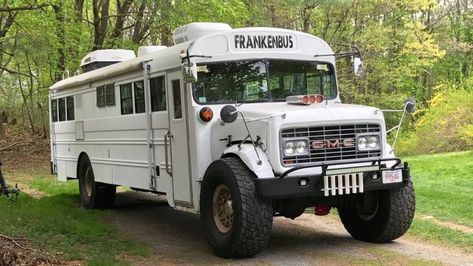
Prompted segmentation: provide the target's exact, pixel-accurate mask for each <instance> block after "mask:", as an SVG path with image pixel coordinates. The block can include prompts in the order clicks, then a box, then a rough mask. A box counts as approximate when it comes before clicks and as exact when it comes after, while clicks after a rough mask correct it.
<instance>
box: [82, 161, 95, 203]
mask: <svg viewBox="0 0 473 266" xmlns="http://www.w3.org/2000/svg"><path fill="white" fill-rule="evenodd" d="M84 177H85V178H84V179H85V182H84V183H85V184H84V189H85V194H86V195H87V197H89V198H90V197H91V196H92V184H93V183H94V173H93V172H92V167H90V166H88V167H87V168H86V169H85V175H84Z"/></svg>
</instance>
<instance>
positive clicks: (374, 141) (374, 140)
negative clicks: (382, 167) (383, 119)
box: [368, 136, 379, 149]
mask: <svg viewBox="0 0 473 266" xmlns="http://www.w3.org/2000/svg"><path fill="white" fill-rule="evenodd" d="M368 147H370V148H371V149H378V148H379V137H378V136H371V137H369V139H368Z"/></svg>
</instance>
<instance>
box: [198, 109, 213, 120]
mask: <svg viewBox="0 0 473 266" xmlns="http://www.w3.org/2000/svg"><path fill="white" fill-rule="evenodd" d="M199 117H200V119H201V120H202V121H204V122H210V120H212V118H213V117H214V112H213V111H212V109H210V107H203V108H202V109H200V112H199Z"/></svg>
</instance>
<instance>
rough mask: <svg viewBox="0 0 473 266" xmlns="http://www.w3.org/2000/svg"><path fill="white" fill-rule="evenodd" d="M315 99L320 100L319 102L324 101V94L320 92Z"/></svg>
mask: <svg viewBox="0 0 473 266" xmlns="http://www.w3.org/2000/svg"><path fill="white" fill-rule="evenodd" d="M315 101H316V102H318V103H321V102H323V101H324V96H322V95H320V94H317V96H315Z"/></svg>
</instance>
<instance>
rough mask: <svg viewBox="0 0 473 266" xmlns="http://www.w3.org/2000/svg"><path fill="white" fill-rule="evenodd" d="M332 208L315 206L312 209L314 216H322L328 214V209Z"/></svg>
mask: <svg viewBox="0 0 473 266" xmlns="http://www.w3.org/2000/svg"><path fill="white" fill-rule="evenodd" d="M331 208H332V206H327V205H323V204H321V205H315V207H314V214H315V215H317V216H324V215H327V214H329V213H330V209H331Z"/></svg>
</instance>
